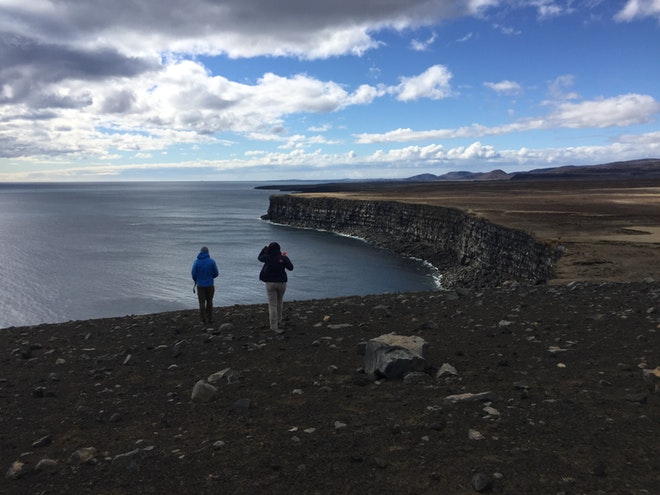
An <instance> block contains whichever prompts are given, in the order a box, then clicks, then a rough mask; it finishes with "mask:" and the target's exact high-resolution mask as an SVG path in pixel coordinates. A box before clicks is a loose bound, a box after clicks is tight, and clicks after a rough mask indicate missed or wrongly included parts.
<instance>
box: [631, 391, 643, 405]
mask: <svg viewBox="0 0 660 495" xmlns="http://www.w3.org/2000/svg"><path fill="white" fill-rule="evenodd" d="M647 398H648V396H647V395H646V393H644V392H640V393H637V394H627V395H626V400H627V401H628V402H636V403H638V404H646V400H647Z"/></svg>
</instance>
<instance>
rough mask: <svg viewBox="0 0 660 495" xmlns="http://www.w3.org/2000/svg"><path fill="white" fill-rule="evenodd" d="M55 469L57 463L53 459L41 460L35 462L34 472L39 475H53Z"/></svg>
mask: <svg viewBox="0 0 660 495" xmlns="http://www.w3.org/2000/svg"><path fill="white" fill-rule="evenodd" d="M57 467H58V465H57V461H55V460H53V459H41V460H40V461H39V462H37V465H36V466H35V467H34V470H35V471H38V472H41V473H54V472H55V471H57Z"/></svg>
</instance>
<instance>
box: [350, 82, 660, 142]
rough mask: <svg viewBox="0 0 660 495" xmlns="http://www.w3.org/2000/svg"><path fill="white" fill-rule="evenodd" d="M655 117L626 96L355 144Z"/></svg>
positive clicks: (645, 100)
mask: <svg viewBox="0 0 660 495" xmlns="http://www.w3.org/2000/svg"><path fill="white" fill-rule="evenodd" d="M659 114H660V102H658V101H656V100H655V99H654V98H653V97H652V96H649V95H637V94H626V95H621V96H617V97H613V98H603V99H600V100H592V101H584V102H581V103H568V102H559V103H558V104H556V105H555V108H554V109H553V110H552V111H551V112H550V113H549V114H548V115H545V116H539V117H533V118H527V119H523V120H519V121H517V122H514V123H511V124H503V125H500V126H492V127H488V126H484V125H480V124H473V125H471V126H466V127H458V128H455V129H433V130H427V131H413V130H412V129H409V128H407V129H396V130H393V131H389V132H386V133H381V134H368V133H364V134H358V135H356V136H355V137H356V142H357V143H360V144H373V143H392V142H409V141H427V140H446V139H458V138H470V137H472V138H480V137H485V136H494V135H502V134H508V133H512V132H525V131H531V130H538V129H553V128H564V129H576V128H583V129H589V128H604V127H624V126H629V125H635V124H643V123H647V122H650V121H651V120H652V119H653V118H655V117H656V116H657V115H659Z"/></svg>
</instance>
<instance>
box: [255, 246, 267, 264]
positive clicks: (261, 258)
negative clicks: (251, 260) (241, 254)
mask: <svg viewBox="0 0 660 495" xmlns="http://www.w3.org/2000/svg"><path fill="white" fill-rule="evenodd" d="M267 250H268V246H264V248H263V249H262V250H261V252H260V253H259V256H257V259H258V260H259V261H261V262H262V263H265V262H266V258H267V254H266V251H267Z"/></svg>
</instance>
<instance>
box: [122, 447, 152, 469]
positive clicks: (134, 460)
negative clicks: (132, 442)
mask: <svg viewBox="0 0 660 495" xmlns="http://www.w3.org/2000/svg"><path fill="white" fill-rule="evenodd" d="M153 450H154V447H153V446H149V447H144V448H142V449H135V450H131V451H130V452H126V453H124V454H119V455H116V456H115V457H113V458H112V464H113V465H116V466H121V467H124V468H126V469H128V470H131V471H137V470H139V469H140V464H141V463H142V461H143V460H144V459H146V458H147V457H149V455H150V454H151V452H152V451H153Z"/></svg>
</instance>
